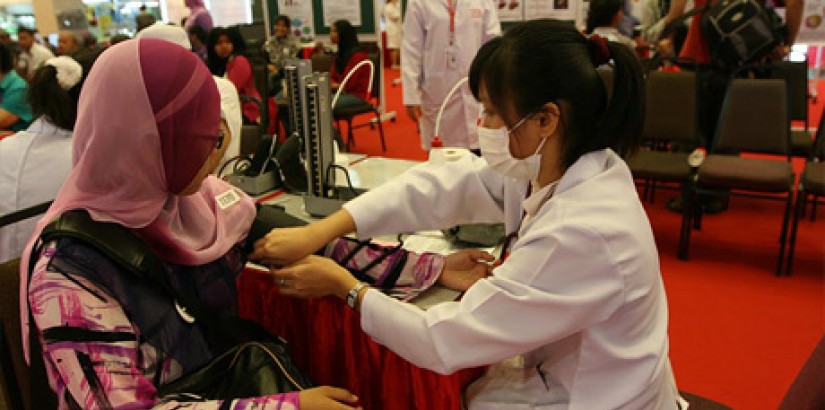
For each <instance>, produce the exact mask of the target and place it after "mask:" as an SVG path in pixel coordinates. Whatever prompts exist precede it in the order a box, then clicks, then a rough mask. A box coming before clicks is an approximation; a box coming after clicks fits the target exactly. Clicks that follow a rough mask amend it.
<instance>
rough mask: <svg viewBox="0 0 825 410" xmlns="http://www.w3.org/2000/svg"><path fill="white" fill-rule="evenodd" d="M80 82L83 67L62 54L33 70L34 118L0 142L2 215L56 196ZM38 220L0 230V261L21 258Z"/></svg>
mask: <svg viewBox="0 0 825 410" xmlns="http://www.w3.org/2000/svg"><path fill="white" fill-rule="evenodd" d="M88 66H89V67H91V64H89V65H88ZM82 79H83V69H82V67H81V65H80V64H79V63H78V62H77V61H75V60H74V59H72V58H71V57H65V56H62V57H56V58H51V59H48V60H46V63H45V65H43V66H42V67H40V68H39V69H37V71H35V72H34V75H33V76H32V80H31V84H30V85H29V103H30V104H31V106H32V111H33V114H34V117H35V118H37V119H36V120H35V121H34V122H33V123H32V124H31V125H30V126H29V128H27V129H26V130H24V131H20V132H18V133H17V134H14V135H12V136H10V137H7V138H5V139H3V140H2V141H0V192H2V193H3V194H2V195H0V215H5V214H8V213H11V212H14V211H17V210H20V209H24V208H28V207H30V206H34V205H37V204H40V203H43V202H47V201H51V200H52V199H54V197H55V195H57V191H58V190H59V189H60V186H61V185H63V181H64V180H65V179H66V176H68V175H69V171H71V169H72V141H71V138H70V137H71V136H72V129H73V128H74V122H75V118H76V116H77V99H78V97H79V96H80V88H81V86H82V81H81V80H82ZM38 117H39V118H38ZM38 219H39V218H37V217H34V218H29V219H27V220H25V221H21V222H18V223H16V224H12V225H9V226H6V227H4V228H0V262H5V261H8V260H11V259H15V258H19V257H20V253H21V252H23V247H24V246H25V245H26V242H28V240H29V237H30V236H31V234H32V230H33V229H34V224H35V222H37V220H38Z"/></svg>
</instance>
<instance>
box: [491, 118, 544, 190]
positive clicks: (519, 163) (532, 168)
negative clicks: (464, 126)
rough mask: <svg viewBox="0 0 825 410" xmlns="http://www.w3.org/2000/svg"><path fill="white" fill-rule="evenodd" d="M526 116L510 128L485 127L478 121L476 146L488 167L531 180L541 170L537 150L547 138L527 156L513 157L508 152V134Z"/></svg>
mask: <svg viewBox="0 0 825 410" xmlns="http://www.w3.org/2000/svg"><path fill="white" fill-rule="evenodd" d="M528 117H529V115H528V116H527V117H524V118H522V119H521V121H519V122H518V123H516V126H515V127H513V129H511V130H508V129H507V127H504V126H502V127H500V128H486V127H482V126H481V123H480V122H479V125H478V127H477V130H478V147H479V149H481V157H482V158H484V159H485V160H486V161H487V164H488V165H490V168H493V169H494V170H496V171H497V172H499V173H502V174H504V175H507V176H509V177H513V178H516V179H522V180H527V181H533V180H535V179H536V178H538V176H539V171H540V170H541V154H540V153H539V152H541V148H542V147H543V146H544V142H545V141H547V138H545V139H543V140H542V141H541V143H540V144H539V146H538V148H536V152H534V153H533V155H530V156H529V157H527V158H522V159H518V158H514V157H513V155H512V154H511V153H510V134H512V133H513V131H515V130H516V129H517V128H518V127H519V126H521V124H522V123H524V121H525V120H527V118H528Z"/></svg>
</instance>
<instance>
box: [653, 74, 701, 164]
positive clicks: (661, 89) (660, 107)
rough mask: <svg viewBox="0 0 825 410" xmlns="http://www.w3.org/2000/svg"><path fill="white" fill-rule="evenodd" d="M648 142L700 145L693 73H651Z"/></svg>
mask: <svg viewBox="0 0 825 410" xmlns="http://www.w3.org/2000/svg"><path fill="white" fill-rule="evenodd" d="M646 88H647V102H646V104H645V105H646V108H645V123H644V130H643V132H642V136H643V138H644V139H646V140H653V141H670V142H678V143H680V145H682V146H683V148H684V149H693V148H695V147H696V146H698V145H700V144H699V141H698V126H697V117H698V115H697V112H698V110H697V105H696V104H697V98H696V90H697V88H696V74H695V73H693V72H690V71H684V72H663V71H651V72H650V73H648V77H647V82H646Z"/></svg>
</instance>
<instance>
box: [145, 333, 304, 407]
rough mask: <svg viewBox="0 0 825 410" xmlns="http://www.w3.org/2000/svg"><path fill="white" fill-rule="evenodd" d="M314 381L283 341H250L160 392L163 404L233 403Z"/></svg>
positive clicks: (302, 387) (291, 389) (296, 388)
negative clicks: (228, 401) (294, 362)
mask: <svg viewBox="0 0 825 410" xmlns="http://www.w3.org/2000/svg"><path fill="white" fill-rule="evenodd" d="M312 385H313V383H312V381H311V380H309V379H308V378H307V377H305V376H304V375H303V373H301V371H300V370H298V368H297V367H295V365H294V364H293V363H292V361H291V360H290V358H289V354H288V351H287V349H286V345H285V344H284V343H283V342H281V341H278V340H276V341H271V342H247V343H244V344H241V345H239V346H236V347H235V348H232V349H230V350H229V351H227V352H226V353H224V354H222V355H221V356H219V357H218V358H216V359H214V360H212V361H211V362H210V363H209V364H208V365H207V366H205V367H203V368H202V369H200V370H198V371H197V372H195V373H192V374H189V375H187V376H184V377H181V378H180V379H178V380H175V381H174V382H172V383H169V384H165V385H163V386H161V387H160V388H159V389H158V397H160V398H161V400H162V401H171V400H174V401H180V402H186V401H201V400H231V399H238V398H246V397H259V396H267V395H271V394H279V393H288V392H293V391H299V390H304V389H306V388H308V387H311V386H312Z"/></svg>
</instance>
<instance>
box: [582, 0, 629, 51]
mask: <svg viewBox="0 0 825 410" xmlns="http://www.w3.org/2000/svg"><path fill="white" fill-rule="evenodd" d="M624 3H625V0H591V1H590V10H589V11H588V12H587V33H588V34H591V35H599V36H602V37H604V38H606V39H608V40H609V41H615V42H617V43H621V44H624V45H626V46H627V47H628V48H630V51H632V52H634V53H635V52H636V42H635V41H633V39H631V38H629V37H627V36H625V35H624V34H622V33H620V32H619V30H618V27H619V23H620V22H621V21H622V18H623V17H624Z"/></svg>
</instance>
